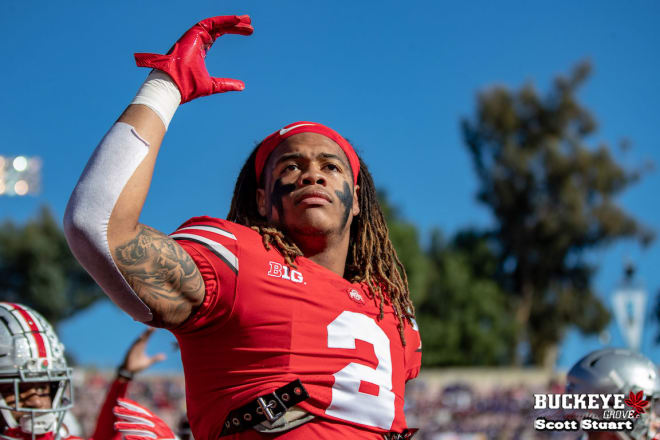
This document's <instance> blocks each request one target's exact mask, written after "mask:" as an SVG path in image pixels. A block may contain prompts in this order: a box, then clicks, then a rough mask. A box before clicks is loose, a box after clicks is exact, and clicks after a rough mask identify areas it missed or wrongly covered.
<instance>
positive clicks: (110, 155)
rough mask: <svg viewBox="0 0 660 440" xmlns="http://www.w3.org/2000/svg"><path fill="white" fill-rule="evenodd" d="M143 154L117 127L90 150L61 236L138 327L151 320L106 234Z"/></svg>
mask: <svg viewBox="0 0 660 440" xmlns="http://www.w3.org/2000/svg"><path fill="white" fill-rule="evenodd" d="M148 151H149V144H148V143H147V141H145V140H144V139H142V138H141V137H140V136H139V135H138V134H137V132H136V131H135V129H134V128H133V127H132V126H131V125H129V124H125V123H123V122H117V123H116V124H115V125H113V126H112V128H111V129H110V131H109V132H108V133H107V134H106V135H105V137H104V138H103V139H102V140H101V143H100V144H99V145H98V147H96V150H95V151H94V154H93V155H92V157H91V159H90V160H89V162H88V163H87V166H86V167H85V170H84V171H83V173H82V175H81V176H80V179H79V180H78V184H77V185H76V188H75V189H74V190H73V194H71V198H70V199H69V203H68V204H67V207H66V211H65V213H64V234H65V235H66V239H67V242H68V243H69V247H70V248H71V251H72V252H73V254H74V255H75V257H76V258H77V259H78V261H79V262H80V264H81V265H82V266H83V267H84V268H85V269H86V270H87V272H89V274H90V275H91V276H92V278H94V280H95V281H96V282H97V284H98V285H99V286H101V288H102V289H103V291H104V292H105V293H106V294H107V295H108V296H109V297H110V299H112V301H113V302H114V303H115V304H117V305H118V306H119V307H121V308H122V309H123V310H124V311H125V312H126V313H128V314H129V315H131V316H132V317H133V319H135V320H137V321H141V322H149V321H151V320H152V314H151V311H150V310H149V308H148V307H147V305H146V304H145V303H144V302H142V300H141V299H140V298H139V297H138V296H137V294H136V293H135V292H134V291H133V289H132V288H131V286H129V285H128V283H127V282H126V280H125V279H124V277H123V275H122V274H121V272H120V271H119V269H118V268H117V265H116V264H115V262H114V260H113V259H112V255H111V254H110V245H109V244H108V234H107V233H108V222H109V221H110V214H111V213H112V210H113V208H114V206H115V204H116V203H117V199H119V195H120V194H121V192H122V190H123V189H124V187H125V186H126V183H127V182H128V180H129V179H130V177H131V176H132V175H133V173H134V172H135V170H136V169H137V168H138V166H139V165H140V163H142V161H143V160H144V158H145V156H146V155H147V152H148Z"/></svg>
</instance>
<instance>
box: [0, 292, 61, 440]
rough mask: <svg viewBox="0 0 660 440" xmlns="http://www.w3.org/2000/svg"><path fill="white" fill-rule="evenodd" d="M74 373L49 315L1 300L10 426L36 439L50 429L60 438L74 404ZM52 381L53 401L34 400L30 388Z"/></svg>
mask: <svg viewBox="0 0 660 440" xmlns="http://www.w3.org/2000/svg"><path fill="white" fill-rule="evenodd" d="M71 377H72V372H71V369H70V368H69V367H68V366H67V363H66V359H65V358H64V346H63V345H62V343H61V342H60V341H59V339H58V337H57V335H56V334H55V332H54V330H53V328H52V326H51V325H50V324H49V323H48V321H46V320H45V319H44V318H43V316H41V315H40V314H38V313H37V312H35V311H34V310H32V309H30V308H29V307H26V306H22V305H19V304H12V303H4V302H0V390H1V391H0V414H2V417H3V419H4V421H5V423H6V424H7V426H8V427H9V428H20V429H21V430H22V431H23V432H24V433H27V434H31V435H32V439H33V440H34V439H35V438H36V436H38V435H41V434H45V433H47V432H53V433H54V434H55V438H57V437H58V434H59V431H60V428H61V427H62V420H63V418H64V415H65V413H66V411H68V410H69V409H70V408H71V407H72V406H73V387H72V386H71ZM46 384H48V386H49V391H50V395H49V396H48V397H50V405H47V404H43V403H42V404H40V405H39V406H40V407H39V408H36V407H34V406H35V405H30V404H28V402H27V401H28V400H29V399H28V398H26V394H25V393H26V392H28V391H30V392H37V391H36V390H38V389H42V390H43V389H44V388H45V387H46ZM46 392H48V391H46ZM28 397H29V395H28ZM40 398H45V397H40Z"/></svg>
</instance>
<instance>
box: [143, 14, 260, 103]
mask: <svg viewBox="0 0 660 440" xmlns="http://www.w3.org/2000/svg"><path fill="white" fill-rule="evenodd" d="M253 31H254V29H253V28H252V26H251V25H250V17H249V16H247V15H224V16H219V17H211V18H207V19H205V20H202V21H200V22H199V23H197V24H196V25H195V26H193V27H191V28H190V29H188V31H187V32H186V33H185V34H183V36H182V37H181V38H179V41H177V42H176V43H174V46H172V48H171V49H170V51H169V52H167V55H159V54H155V53H136V54H135V62H136V64H137V65H138V66H140V67H151V68H153V69H158V70H162V71H163V72H166V73H167V74H168V75H170V76H171V77H172V79H173V80H174V82H175V83H176V85H177V87H178V88H179V91H180V92H181V104H183V103H184V102H188V101H192V100H193V99H195V98H198V97H200V96H207V95H212V94H214V93H222V92H227V91H231V90H234V91H240V90H243V89H244V88H245V84H243V81H239V80H237V79H229V78H213V77H212V76H210V75H209V72H208V71H207V70H206V64H204V58H205V57H206V52H208V50H209V48H210V47H211V46H212V45H213V42H214V41H215V39H216V38H218V37H219V36H221V35H224V34H240V35H250V34H252V32H253Z"/></svg>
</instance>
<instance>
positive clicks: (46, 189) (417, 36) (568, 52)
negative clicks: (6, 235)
mask: <svg viewBox="0 0 660 440" xmlns="http://www.w3.org/2000/svg"><path fill="white" fill-rule="evenodd" d="M233 13H236V14H250V15H251V16H252V19H253V25H254V27H255V33H254V34H253V35H252V36H250V37H240V36H225V37H222V38H221V39H220V40H219V41H218V42H217V43H216V45H215V46H214V48H213V49H212V51H211V52H210V54H209V56H208V58H207V66H208V70H209V71H210V72H211V74H212V75H214V76H220V77H234V78H239V79H242V80H243V81H245V83H246V90H245V91H243V92H241V93H227V94H223V95H216V96H212V97H207V98H204V99H200V100H196V101H194V102H191V103H188V104H185V105H184V106H182V107H181V108H180V109H179V111H178V112H177V114H176V115H175V117H174V120H173V122H172V124H171V125H170V130H169V132H168V134H167V136H166V139H165V142H164V146H163V149H162V150H161V151H162V153H161V155H160V157H159V161H158V164H157V167H156V172H155V175H154V181H153V185H152V188H151V192H150V195H149V197H148V200H147V204H146V206H145V208H144V211H143V215H142V221H143V222H144V223H146V224H149V225H151V226H153V227H155V228H157V229H160V230H162V231H166V232H169V231H172V230H173V229H174V228H176V226H178V225H179V224H180V223H182V222H183V221H184V220H186V219H187V218H189V217H192V216H194V215H213V216H218V217H224V215H225V214H226V212H227V210H228V207H229V202H230V198H231V192H232V189H233V182H234V180H235V178H236V175H237V173H238V170H239V168H240V166H241V164H242V162H243V161H244V160H245V158H246V157H247V154H248V152H249V151H250V149H251V148H252V147H253V146H254V144H255V143H256V142H258V141H259V140H260V139H261V138H263V137H265V136H266V135H268V134H269V133H270V132H272V131H274V130H275V129H277V128H279V127H281V126H283V125H285V124H287V123H289V122H292V121H295V120H312V121H319V122H323V123H325V124H327V125H329V126H331V127H333V128H335V129H336V130H338V131H339V132H341V133H342V134H344V135H345V136H346V137H348V138H350V139H351V141H353V142H354V143H355V144H356V145H357V147H358V151H359V152H360V154H361V155H362V156H363V157H364V159H365V161H366V162H367V163H368V164H369V166H370V168H371V171H372V174H373V175H374V179H375V181H376V183H377V185H378V186H380V187H381V188H383V189H386V190H387V191H388V193H389V195H390V197H391V200H392V201H393V202H394V203H395V204H397V205H398V206H399V207H400V208H401V210H402V212H403V214H404V215H405V216H406V217H407V218H408V219H409V220H411V221H413V222H415V223H416V224H417V225H419V227H420V229H421V230H422V231H423V233H424V234H427V233H428V231H429V230H430V229H431V228H432V227H439V228H441V229H442V230H443V231H444V232H445V233H446V234H451V233H452V232H454V231H456V230H457V229H458V228H461V227H464V226H467V225H474V226H487V225H489V224H490V222H491V217H490V215H489V213H488V212H487V211H486V210H485V209H483V208H482V207H480V206H479V205H478V204H477V203H476V202H475V198H474V194H475V190H476V179H475V175H474V173H473V170H472V167H471V164H470V161H469V157H468V155H467V152H466V150H465V148H464V146H463V143H462V140H461V137H460V132H459V121H460V118H461V117H463V116H469V115H471V114H472V112H473V110H474V108H475V94H476V93H477V92H478V91H479V90H483V89H485V88H487V87H489V86H492V85H494V84H502V85H506V86H509V87H514V88H517V87H519V86H521V85H522V84H524V83H526V82H530V81H531V82H533V83H534V84H535V85H536V87H537V88H538V89H539V90H547V89H548V87H549V86H550V84H551V81H552V78H553V77H554V76H555V75H556V74H558V73H563V72H568V71H569V70H570V69H571V67H572V66H574V65H575V63H577V62H578V61H580V60H582V59H589V60H591V62H592V63H593V65H594V68H595V69H594V73H593V76H592V78H591V79H590V80H589V82H588V83H587V84H586V86H585V87H584V88H583V89H582V91H581V93H580V98H581V99H582V101H583V103H584V104H585V105H586V106H587V107H588V108H590V109H591V110H592V111H593V112H594V115H595V116H596V119H597V120H598V121H599V127H600V129H599V131H598V133H597V134H596V135H595V136H594V137H593V139H592V141H593V145H597V144H598V143H600V142H606V143H609V144H610V145H613V146H614V145H616V144H617V142H618V141H619V140H620V139H621V138H624V137H626V138H629V139H630V140H631V141H632V143H633V150H632V151H630V152H629V153H627V154H626V155H621V154H620V153H617V155H618V156H619V157H620V159H621V160H622V161H623V163H625V164H628V165H630V166H635V165H637V164H641V163H642V162H644V161H646V160H652V161H654V162H655V163H656V164H660V150H659V149H658V145H657V144H658V142H657V140H656V139H657V137H658V127H660V124H658V122H659V121H658V119H659V116H658V112H657V110H656V109H655V107H654V105H653V104H654V103H656V102H659V101H660V85H659V82H658V72H659V71H660V55H659V54H658V47H660V32H659V31H658V30H657V23H658V22H660V20H659V19H660V3H658V2H654V1H635V2H614V1H607V2H602V1H598V2H597V1H583V2H569V1H558V2H523V1H497V2H486V1H468V2H438V1H416V2H409V3H408V4H405V5H404V3H403V2H398V1H393V0H387V1H350V2H349V1H333V2H321V1H286V0H285V1H278V2H264V1H256V0H247V1H240V2H239V1H196V2H194V3H192V4H185V5H184V4H183V3H181V2H170V1H155V0H145V1H140V2H129V1H113V2H83V1H66V2H34V1H24V2H1V4H0V25H1V26H0V37H1V38H0V49H1V50H0V53H1V54H2V55H1V56H2V63H1V67H0V86H2V87H3V88H4V90H3V95H4V96H3V98H4V99H3V101H2V102H3V104H4V105H2V106H1V107H0V130H1V131H0V132H1V135H0V155H17V154H26V155H36V156H40V157H41V158H42V159H43V164H44V170H43V190H42V192H41V194H39V195H38V196H34V197H24V198H18V197H13V198H8V197H3V198H0V220H2V219H7V218H10V219H13V220H15V221H17V222H23V221H25V220H26V219H28V218H30V217H31V216H32V215H34V214H35V213H36V211H37V208H38V207H39V206H40V205H42V204H47V205H48V206H50V207H51V208H52V210H53V211H54V213H55V215H57V216H58V217H60V218H61V216H62V214H63V212H64V207H65V205H66V201H67V199H68V196H69V194H70V192H71V190H72V188H73V186H74V185H75V182H76V180H77V178H78V176H79V174H80V172H81V171H82V169H83V167H84V165H85V163H86V161H87V159H88V158H89V155H90V154H91V152H92V150H93V148H94V147H95V146H96V144H97V142H98V141H99V139H100V138H101V137H102V136H103V134H104V133H105V131H106V130H107V129H108V128H109V127H110V126H111V124H112V122H113V121H114V120H115V119H116V118H117V116H118V115H119V114H120V113H121V111H122V110H123V109H124V107H125V106H126V105H127V104H128V103H129V102H130V100H131V99H132V97H133V95H134V93H135V92H136V90H137V89H138V87H139V85H140V84H141V83H142V81H143V79H144V77H145V76H146V74H147V70H146V69H139V68H136V67H135V64H134V61H133V56H132V54H133V52H161V53H163V52H165V51H166V50H167V49H168V48H169V47H170V46H171V45H172V44H173V43H174V41H176V39H177V38H178V37H179V35H180V34H182V33H183V32H184V31H185V30H186V29H188V27H190V26H191V25H192V24H193V23H195V22H196V21H198V20H200V19H202V18H205V17H208V16H213V15H224V14H233ZM658 188H660V177H659V174H658V172H657V171H656V172H654V173H652V174H649V175H648V176H646V177H645V178H644V179H643V180H642V181H641V182H640V183H639V184H637V185H635V186H634V187H632V188H631V189H630V190H629V191H627V192H626V193H625V194H624V195H623V196H622V197H621V198H620V200H619V202H620V203H621V204H622V205H623V206H625V207H626V208H627V209H628V210H629V211H630V212H631V213H632V214H634V215H635V216H637V217H638V218H639V219H640V220H642V221H643V222H644V223H646V224H647V225H649V226H652V227H655V228H656V229H657V227H658V225H660V209H658V207H657V206H656V204H655V202H656V200H657V189H658ZM591 258H592V259H593V261H594V262H595V263H597V264H598V265H599V266H600V271H599V272H598V275H597V276H596V279H595V285H596V287H597V289H598V290H599V292H600V293H601V294H602V295H603V297H604V298H605V299H606V300H607V301H609V295H610V294H611V292H612V290H613V289H614V287H615V286H616V284H617V282H618V281H619V279H620V276H621V266H622V263H623V261H624V259H625V258H631V259H632V260H633V261H634V262H635V263H636V264H637V265H638V266H639V276H640V278H641V279H642V281H643V282H644V283H645V285H646V286H647V287H648V289H649V291H650V292H651V294H652V297H655V294H656V293H657V291H658V289H659V288H660V273H659V271H658V270H657V267H658V266H659V264H660V243H655V244H653V245H652V246H651V247H650V248H648V249H645V250H643V249H640V248H639V247H638V246H637V245H636V244H634V243H628V242H624V243H620V244H617V245H616V246H613V247H610V248H607V249H602V250H598V251H596V252H594V253H593V255H592V256H591ZM92 327H93V328H94V329H93V330H92ZM139 328H140V327H139V324H136V323H133V322H131V320H130V318H127V317H125V316H123V315H122V314H121V312H119V311H118V310H116V308H114V306H111V305H110V304H98V305H97V306H95V307H94V308H92V309H91V310H90V311H88V312H85V313H82V314H81V315H79V316H78V317H76V318H74V319H72V320H71V321H70V322H67V323H65V324H64V325H62V328H61V333H62V338H63V340H64V342H65V343H66V345H67V347H68V349H69V350H70V351H72V352H73V353H74V354H75V355H76V356H77V357H78V359H80V360H81V361H83V362H85V363H96V364H98V365H100V366H111V365H114V364H116V363H117V362H119V358H120V357H121V355H122V352H123V348H124V347H125V346H126V345H127V344H128V343H129V340H130V339H131V338H132V337H133V336H134V335H136V334H137V333H138V332H139ZM654 332H655V329H654V328H651V327H649V328H648V329H646V330H645V343H644V346H643V348H644V352H645V353H646V354H647V355H649V356H651V357H652V358H653V359H654V360H655V361H656V362H660V350H658V349H657V347H655V346H653V344H652V341H651V339H652V337H653V335H654ZM610 333H611V336H612V340H611V343H612V344H615V345H620V344H621V343H622V341H621V338H620V335H619V333H618V330H617V329H616V328H615V327H612V328H611V332H610ZM155 339H156V340H155V341H154V342H155V343H154V349H163V350H165V351H167V352H168V353H169V354H170V360H169V361H168V362H167V363H166V364H165V365H164V366H163V367H161V368H166V369H176V368H179V366H178V364H177V362H176V361H175V359H172V358H176V354H175V353H173V352H171V350H170V345H169V342H171V341H172V339H171V337H169V336H168V335H167V334H166V332H158V333H157V334H156V336H155ZM596 347H598V341H597V338H588V339H584V338H581V337H579V336H578V335H576V334H573V333H571V334H569V335H568V336H567V339H566V341H565V343H564V344H563V346H562V350H561V352H560V365H563V366H566V365H568V364H570V363H572V362H574V361H575V360H577V358H578V357H579V356H580V355H581V354H582V353H583V352H584V351H586V350H589V349H591V348H596Z"/></svg>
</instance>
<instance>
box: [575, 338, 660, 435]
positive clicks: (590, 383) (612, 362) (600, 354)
mask: <svg viewBox="0 0 660 440" xmlns="http://www.w3.org/2000/svg"><path fill="white" fill-rule="evenodd" d="M631 391H632V392H633V393H638V392H639V391H643V392H644V397H645V399H646V400H648V401H650V402H651V405H650V406H649V408H648V411H646V412H645V413H643V414H641V415H640V416H639V417H638V418H637V419H635V421H634V427H633V430H632V431H629V432H619V433H618V434H619V436H620V437H622V438H632V439H635V440H640V439H645V438H650V436H649V428H650V427H651V422H652V421H653V411H654V406H656V405H655V403H656V402H655V401H656V400H657V399H658V398H660V377H659V376H658V370H657V369H656V366H655V365H654V364H653V362H651V361H650V360H649V359H647V358H646V357H645V356H643V355H642V354H640V353H637V352H634V351H630V350H625V349H615V348H607V349H603V350H596V351H594V352H591V353H589V354H588V355H586V356H585V357H583V358H582V359H580V360H579V361H578V362H577V363H576V364H575V365H573V367H572V368H571V369H570V370H569V372H568V375H567V377H566V392H567V393H570V394H597V393H602V394H625V395H626V397H628V394H629V393H630V392H631ZM656 410H657V408H656Z"/></svg>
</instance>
